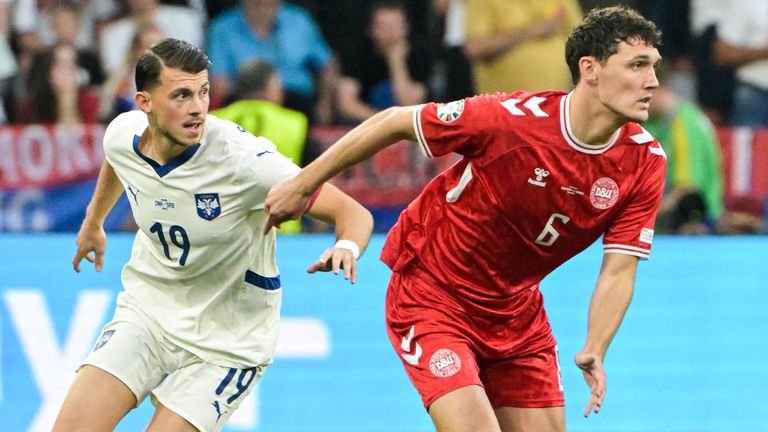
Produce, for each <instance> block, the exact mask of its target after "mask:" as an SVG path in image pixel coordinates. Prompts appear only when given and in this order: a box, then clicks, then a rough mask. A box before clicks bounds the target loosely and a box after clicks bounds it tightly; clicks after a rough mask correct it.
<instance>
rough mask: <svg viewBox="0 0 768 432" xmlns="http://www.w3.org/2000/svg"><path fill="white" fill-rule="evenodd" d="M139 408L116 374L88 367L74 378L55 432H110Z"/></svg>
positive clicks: (54, 429) (83, 368)
mask: <svg viewBox="0 0 768 432" xmlns="http://www.w3.org/2000/svg"><path fill="white" fill-rule="evenodd" d="M135 406H136V396H135V395H134V394H133V392H132V391H131V389H129V388H128V386H126V385H125V383H123V382H122V381H120V380H119V379H117V378H116V377H115V376H114V375H112V374H110V373H109V372H106V371H104V370H102V369H99V368H97V367H95V366H91V365H85V366H83V367H81V368H80V370H79V371H78V372H77V375H76V376H75V381H74V382H73V383H72V387H71V388H70V389H69V393H67V396H66V398H65V399H64V403H63V405H62V407H61V410H60V411H59V415H58V417H57V418H56V423H55V424H54V426H53V431H54V432H58V431H73V430H87V431H93V432H96V431H105V432H106V431H111V430H113V429H114V428H115V426H117V424H118V423H119V422H120V420H121V419H122V418H123V417H124V416H125V415H126V414H127V413H128V411H130V410H131V409H133V408H134V407H135Z"/></svg>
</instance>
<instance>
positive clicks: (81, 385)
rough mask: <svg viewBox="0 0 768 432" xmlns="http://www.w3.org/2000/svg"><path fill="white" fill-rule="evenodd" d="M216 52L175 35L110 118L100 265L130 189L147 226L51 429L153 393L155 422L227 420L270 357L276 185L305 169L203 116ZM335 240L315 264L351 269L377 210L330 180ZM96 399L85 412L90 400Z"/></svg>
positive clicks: (88, 246) (96, 259)
mask: <svg viewBox="0 0 768 432" xmlns="http://www.w3.org/2000/svg"><path fill="white" fill-rule="evenodd" d="M209 65H210V62H209V60H208V57H207V56H206V54H205V53H204V52H203V51H202V50H200V49H199V48H197V47H196V46H194V45H191V44H189V43H187V42H183V41H179V40H175V39H166V40H164V41H163V42H161V43H159V44H157V45H155V46H153V47H152V48H151V49H150V50H149V51H147V53H145V54H144V55H143V56H142V57H141V58H140V59H139V61H138V65H137V67H136V86H137V90H138V92H137V94H136V103H137V106H138V107H139V109H140V110H141V111H133V112H129V113H125V114H122V115H120V116H119V117H117V118H116V119H115V120H114V121H112V122H111V123H110V125H109V126H108V127H107V130H106V132H105V136H104V154H105V159H106V160H105V162H104V165H103V166H102V169H101V173H100V174H99V179H98V182H97V185H96V191H95V192H94V196H93V198H92V200H91V203H90V204H89V206H88V210H87V212H86V217H85V220H84V222H83V225H82V227H81V229H80V232H79V233H78V237H77V253H76V254H75V257H74V260H73V266H74V268H75V270H76V271H78V272H79V271H80V261H81V260H82V259H83V258H85V259H87V260H88V261H90V262H92V263H94V264H95V266H96V270H97V271H100V270H101V267H102V265H103V255H104V250H105V247H106V235H105V233H104V230H103V221H104V219H105V217H106V216H107V214H108V213H109V211H110V210H111V209H112V207H113V206H114V204H115V202H116V201H117V199H118V198H119V196H120V195H121V194H122V192H123V191H124V190H125V191H126V193H127V196H128V199H129V201H130V204H131V209H132V211H133V215H134V219H135V220H136V224H137V225H138V226H139V230H138V232H137V233H136V240H135V241H134V244H133V250H132V253H131V259H130V261H129V262H128V264H127V265H126V266H125V268H124V269H123V273H122V282H123V286H124V288H125V290H124V291H123V292H121V293H120V294H119V296H118V298H117V307H116V310H115V315H114V318H113V319H112V321H111V322H109V323H108V324H107V325H106V326H105V327H104V329H103V331H102V333H101V336H100V337H99V339H98V340H97V342H96V344H95V346H94V348H93V350H92V351H91V353H90V354H89V355H88V357H87V358H86V359H85V361H84V362H83V366H81V367H80V369H79V370H78V373H77V376H76V378H75V381H74V383H73V384H72V387H71V389H70V391H69V393H68V395H67V397H66V399H65V401H64V404H63V406H62V408H61V411H60V413H59V416H58V418H57V420H56V423H55V425H54V430H55V431H71V430H88V431H111V430H113V429H114V428H115V426H116V425H117V424H118V423H119V422H120V420H121V419H122V418H123V417H124V416H125V415H126V414H127V413H128V411H130V410H131V409H133V408H134V407H136V406H138V405H139V404H140V403H141V401H142V400H143V399H144V398H145V397H146V396H147V395H149V394H151V396H152V401H153V403H154V404H155V407H156V410H155V413H154V416H153V417H152V419H151V421H150V423H149V425H148V427H147V430H149V431H196V430H200V431H218V430H220V429H221V428H222V427H223V426H224V424H225V423H226V421H227V419H228V418H229V417H230V416H231V415H232V413H233V412H234V411H235V410H236V409H237V407H238V406H239V404H240V403H241V401H242V400H243V399H244V398H245V397H246V396H247V395H248V394H249V393H250V391H251V390H252V389H253V387H254V385H255V383H256V381H257V380H258V378H259V377H260V376H261V375H262V374H263V373H264V370H265V369H266V367H267V366H268V365H269V364H270V363H271V362H272V358H273V355H274V351H275V344H276V338H277V330H278V321H279V312H280V299H281V289H280V275H279V271H278V268H277V265H276V262H275V232H274V230H272V231H270V232H269V233H267V234H266V235H264V234H262V228H263V225H264V222H265V220H266V214H265V212H264V199H265V197H266V194H267V192H268V191H269V189H270V188H271V187H272V186H273V185H275V184H277V183H279V182H280V181H282V180H285V179H287V178H290V177H292V176H294V175H295V174H296V173H298V172H299V167H297V166H296V165H294V164H293V163H292V162H291V161H290V159H288V158H286V157H284V156H282V155H280V154H279V153H278V152H277V151H276V150H275V146H274V145H273V144H272V143H271V142H269V141H268V140H266V139H264V138H256V137H254V136H253V135H251V134H250V133H248V132H246V131H245V130H244V129H243V128H241V127H240V126H238V125H236V124H234V123H232V122H229V121H225V120H221V119H218V118H216V117H214V116H208V115H207V111H208V103H209V89H210V84H209V79H208V67H209ZM307 213H308V214H309V215H310V216H311V217H314V218H317V219H320V220H323V221H325V222H328V223H331V224H334V225H335V226H336V234H337V238H338V239H339V241H338V242H337V243H336V244H335V245H333V247H330V248H329V249H327V250H326V251H325V252H323V254H322V255H321V256H320V259H319V260H318V261H316V262H315V263H314V264H313V265H312V266H311V267H310V268H309V269H308V271H309V272H315V271H332V272H334V273H336V274H338V273H339V272H340V271H342V272H343V275H344V277H345V279H349V280H350V281H351V282H354V281H355V278H356V262H357V258H358V256H359V254H360V251H361V250H363V249H364V248H365V247H366V246H367V244H368V241H369V239H370V235H371V230H372V227H373V221H372V218H371V215H370V213H369V212H368V211H367V210H366V209H364V208H363V207H362V206H360V204H358V203H357V202H356V201H354V200H353V199H352V198H350V197H349V196H347V195H345V194H343V193H342V192H340V191H339V190H338V189H336V188H335V187H333V186H331V185H325V186H324V187H323V188H322V189H321V191H320V192H319V194H316V195H315V200H314V201H313V203H312V204H310V206H309V207H308V210H307ZM85 412H87V413H88V414H87V415H83V413H85Z"/></svg>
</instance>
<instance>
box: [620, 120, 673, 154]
mask: <svg viewBox="0 0 768 432" xmlns="http://www.w3.org/2000/svg"><path fill="white" fill-rule="evenodd" d="M622 136H623V137H624V143H625V144H627V145H630V146H634V147H637V148H638V152H640V153H643V154H645V153H647V154H650V155H653V156H657V157H659V158H661V159H662V160H664V161H666V158H667V154H666V153H665V152H664V149H663V148H662V147H661V143H660V142H659V140H658V139H657V138H656V137H655V136H653V134H651V133H650V132H648V130H647V129H645V128H644V127H642V126H641V125H640V124H638V123H635V122H629V123H627V124H625V125H624V131H623V133H622ZM651 159H655V158H651Z"/></svg>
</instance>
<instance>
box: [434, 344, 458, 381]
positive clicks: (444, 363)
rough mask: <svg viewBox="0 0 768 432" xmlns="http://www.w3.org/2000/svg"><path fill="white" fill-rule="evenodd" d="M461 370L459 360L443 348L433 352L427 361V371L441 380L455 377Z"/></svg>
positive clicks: (453, 353) (456, 355)
mask: <svg viewBox="0 0 768 432" xmlns="http://www.w3.org/2000/svg"><path fill="white" fill-rule="evenodd" d="M459 369H461V359H460V358H459V356H458V354H456V353H455V352H453V351H451V350H449V349H447V348H443V349H440V350H437V351H435V353H434V354H432V358H431V359H430V360H429V370H430V371H432V374H433V375H435V376H439V377H441V378H446V377H449V376H452V375H455V374H456V372H458V371H459Z"/></svg>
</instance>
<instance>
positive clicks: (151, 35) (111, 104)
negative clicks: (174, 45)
mask: <svg viewBox="0 0 768 432" xmlns="http://www.w3.org/2000/svg"><path fill="white" fill-rule="evenodd" d="M164 38H165V35H163V32H162V31H161V30H160V29H159V28H158V27H156V26H155V25H153V24H146V25H144V26H142V27H139V28H138V29H137V30H136V34H134V35H133V40H132V41H131V49H130V51H128V55H127V56H126V58H125V60H124V63H123V65H122V66H121V67H119V68H117V69H115V70H114V71H113V72H112V73H111V74H110V75H109V78H108V79H107V81H106V82H105V83H104V85H103V86H102V88H101V95H100V100H101V103H100V109H99V118H100V119H101V120H103V121H112V119H113V118H114V117H115V116H117V115H118V114H120V113H124V112H128V111H131V110H133V109H137V106H136V101H135V97H136V82H135V80H134V78H133V77H134V75H135V72H136V62H137V61H138V60H139V57H141V56H142V55H143V54H144V53H145V52H146V51H147V50H148V49H149V48H150V47H151V46H152V45H154V44H156V43H158V42H160V41H161V40H163V39H164Z"/></svg>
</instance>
